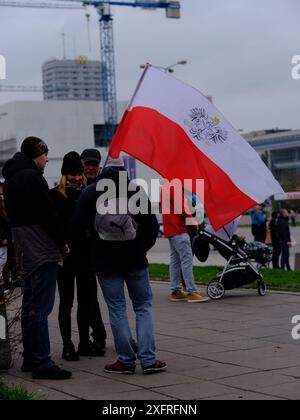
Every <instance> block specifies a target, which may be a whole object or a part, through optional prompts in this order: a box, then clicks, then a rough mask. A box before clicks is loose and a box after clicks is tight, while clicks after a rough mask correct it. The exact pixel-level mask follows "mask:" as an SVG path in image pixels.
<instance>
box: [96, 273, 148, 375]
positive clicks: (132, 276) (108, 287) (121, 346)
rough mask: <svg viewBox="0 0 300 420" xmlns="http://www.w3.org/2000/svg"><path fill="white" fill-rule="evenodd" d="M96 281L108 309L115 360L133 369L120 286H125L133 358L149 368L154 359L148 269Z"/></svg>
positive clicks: (107, 276)
mask: <svg viewBox="0 0 300 420" xmlns="http://www.w3.org/2000/svg"><path fill="white" fill-rule="evenodd" d="M98 280H99V284H100V286H101V289H102V292H103V296H104V299H105V301H106V304H107V306H108V311H109V319H110V324H111V329H112V333H113V336H114V341H115V347H116V351H117V354H118V360H119V361H120V362H121V363H123V364H124V365H126V366H129V367H134V366H135V363H136V354H135V352H134V351H133V349H132V334H131V330H130V327H129V323H128V317H127V312H126V300H125V293H124V284H125V283H126V286H127V289H128V293H129V297H130V299H131V302H132V306H133V310H134V312H135V318H136V334H137V346H138V354H137V357H138V359H140V361H141V365H142V367H148V366H150V365H152V364H153V363H154V362H155V360H156V355H155V341H154V323H153V316H152V291H151V287H150V282H149V274H148V270H147V269H144V270H140V271H132V272H127V273H122V274H109V275H103V274H98Z"/></svg>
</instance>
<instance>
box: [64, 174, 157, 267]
mask: <svg viewBox="0 0 300 420" xmlns="http://www.w3.org/2000/svg"><path fill="white" fill-rule="evenodd" d="M120 170H122V169H120V168H107V169H105V170H104V171H103V173H102V174H101V176H100V179H101V178H104V179H105V178H108V179H113V180H114V181H115V183H116V184H118V182H117V179H118V173H119V171H120ZM117 187H118V185H117ZM133 194H134V193H132V195H133ZM128 195H129V194H128ZM98 197H99V192H98V191H97V190H96V184H92V185H90V186H88V187H87V188H85V189H84V190H83V192H82V194H81V196H80V199H79V202H78V205H77V208H76V211H75V214H74V217H73V219H72V226H73V230H72V231H73V233H74V234H75V235H76V238H77V240H79V241H80V240H84V236H85V235H91V240H92V244H93V246H92V261H91V262H92V266H93V269H94V271H95V272H96V273H100V274H114V273H124V272H128V271H138V270H141V269H144V268H146V267H147V266H148V261H147V258H146V254H147V251H149V249H150V248H152V246H153V245H154V244H155V242H156V238H157V235H158V230H159V226H158V222H157V219H156V216H155V215H152V214H138V215H136V216H134V219H135V221H136V222H137V224H138V230H137V237H136V238H135V239H134V240H131V241H124V242H122V241H103V240H101V239H100V238H99V235H98V234H97V233H96V231H95V229H94V221H95V215H96V201H97V198H98ZM149 207H150V203H149Z"/></svg>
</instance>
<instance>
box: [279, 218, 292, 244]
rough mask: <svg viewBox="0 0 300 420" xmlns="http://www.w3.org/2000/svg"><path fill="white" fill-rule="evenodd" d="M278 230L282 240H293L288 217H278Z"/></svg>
mask: <svg viewBox="0 0 300 420" xmlns="http://www.w3.org/2000/svg"><path fill="white" fill-rule="evenodd" d="M277 232H278V239H279V240H280V241H284V242H291V232H290V227H289V219H288V218H287V217H281V216H280V217H278V221H277Z"/></svg>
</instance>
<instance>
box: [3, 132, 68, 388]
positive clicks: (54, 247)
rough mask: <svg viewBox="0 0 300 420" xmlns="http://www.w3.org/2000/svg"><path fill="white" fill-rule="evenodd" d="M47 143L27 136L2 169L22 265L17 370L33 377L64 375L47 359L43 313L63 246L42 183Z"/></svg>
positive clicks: (51, 294) (49, 309)
mask: <svg viewBox="0 0 300 420" xmlns="http://www.w3.org/2000/svg"><path fill="white" fill-rule="evenodd" d="M47 155H48V147H47V145H46V144H45V143H44V142H43V140H41V139H39V138H37V137H27V138H26V139H25V140H24V141H23V143H22V145H21V153H16V154H15V155H14V156H13V158H12V159H9V160H8V161H7V162H6V163H5V165H4V168H3V172H2V173H3V177H4V179H5V185H4V199H5V208H6V211H7V215H8V218H9V222H10V226H11V228H12V236H13V239H14V244H15V247H16V253H17V258H18V261H19V264H20V267H21V269H22V275H23V283H24V284H23V287H24V290H23V291H24V295H23V302H22V337H23V347H24V352H23V365H22V368H21V369H22V371H23V372H29V371H32V377H33V378H34V379H54V380H55V379H56V380H58V379H69V378H70V377H71V376H72V373H71V372H68V371H66V370H63V369H60V368H59V367H58V366H56V365H55V364H54V362H53V361H52V360H51V357H50V339H49V330H48V316H49V315H50V313H51V312H52V309H53V305H54V300H55V289H56V281H57V270H58V262H59V261H60V260H61V254H63V255H66V254H68V252H69V250H68V246H67V245H66V244H65V241H64V237H63V235H62V233H61V231H60V228H59V223H58V218H57V215H56V212H55V209H54V206H53V203H52V200H51V195H50V191H49V188H48V184H47V182H46V180H45V178H44V177H43V172H44V169H45V166H46V164H47V162H48V157H47Z"/></svg>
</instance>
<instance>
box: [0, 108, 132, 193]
mask: <svg viewBox="0 0 300 420" xmlns="http://www.w3.org/2000/svg"><path fill="white" fill-rule="evenodd" d="M125 108H126V102H120V103H118V117H119V120H120V119H121V117H122V114H123V112H124V110H125ZM95 124H103V107H102V103H101V102H94V101H93V102H92V101H91V102H87V101H67V102H63V101H41V102H40V101H18V102H11V103H8V104H4V105H1V106H0V159H1V160H2V158H1V143H3V142H4V141H6V140H8V139H16V150H19V149H20V146H21V143H22V141H23V140H24V138H26V137H28V136H36V137H40V138H42V139H43V140H44V141H45V142H46V143H47V145H48V147H49V155H48V156H49V163H48V165H47V167H46V171H45V176H46V179H47V181H48V183H49V186H52V185H54V183H55V182H57V180H58V178H59V176H60V169H61V164H62V158H63V156H64V154H66V153H68V152H69V151H71V150H75V151H77V152H78V153H81V152H82V150H83V149H86V148H94V147H95V143H94V125H95Z"/></svg>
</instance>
